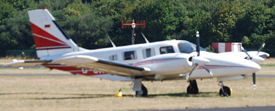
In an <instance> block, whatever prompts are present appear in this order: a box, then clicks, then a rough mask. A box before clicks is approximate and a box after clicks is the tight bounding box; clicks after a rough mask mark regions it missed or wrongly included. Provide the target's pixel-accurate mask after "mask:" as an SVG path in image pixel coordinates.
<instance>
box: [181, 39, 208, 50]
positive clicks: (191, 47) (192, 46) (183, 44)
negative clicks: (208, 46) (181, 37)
mask: <svg viewBox="0 0 275 111" xmlns="http://www.w3.org/2000/svg"><path fill="white" fill-rule="evenodd" d="M178 47H179V51H180V52H181V53H192V52H196V44H193V43H191V42H187V41H186V42H180V43H178ZM200 51H206V50H205V49H204V48H202V47H200Z"/></svg>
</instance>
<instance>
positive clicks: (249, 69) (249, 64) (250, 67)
mask: <svg viewBox="0 0 275 111" xmlns="http://www.w3.org/2000/svg"><path fill="white" fill-rule="evenodd" d="M240 62H241V61H240ZM240 65H241V66H242V67H244V69H245V72H246V73H254V72H257V71H259V70H261V66H260V65H259V64H257V63H255V62H253V61H250V60H245V61H243V62H242V63H240Z"/></svg>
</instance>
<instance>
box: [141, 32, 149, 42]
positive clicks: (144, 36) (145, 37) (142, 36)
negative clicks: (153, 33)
mask: <svg viewBox="0 0 275 111" xmlns="http://www.w3.org/2000/svg"><path fill="white" fill-rule="evenodd" d="M141 35H142V37H143V38H144V40H145V41H146V43H147V44H149V41H148V40H147V39H146V37H145V35H144V34H143V33H141Z"/></svg>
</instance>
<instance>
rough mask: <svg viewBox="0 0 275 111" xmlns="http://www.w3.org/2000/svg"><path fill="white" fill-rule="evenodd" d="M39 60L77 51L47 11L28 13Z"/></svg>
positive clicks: (77, 48) (75, 46) (76, 47)
mask: <svg viewBox="0 0 275 111" xmlns="http://www.w3.org/2000/svg"><path fill="white" fill-rule="evenodd" d="M28 14H29V19H30V22H31V27H32V33H33V38H34V42H35V45H36V53H37V56H38V57H39V58H43V57H48V56H52V55H60V54H65V53H69V52H74V51H79V50H80V49H79V47H78V46H77V45H76V44H75V43H74V42H73V41H72V40H71V39H70V38H69V37H68V36H67V34H66V33H65V32H64V31H63V30H62V29H61V27H60V26H59V25H58V24H57V23H56V22H55V19H54V17H53V16H52V15H51V13H50V12H49V11H48V10H47V9H39V10H31V11H28Z"/></svg>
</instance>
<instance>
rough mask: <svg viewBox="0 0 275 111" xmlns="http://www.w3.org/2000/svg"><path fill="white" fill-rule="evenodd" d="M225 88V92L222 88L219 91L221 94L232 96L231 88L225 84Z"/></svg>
mask: <svg viewBox="0 0 275 111" xmlns="http://www.w3.org/2000/svg"><path fill="white" fill-rule="evenodd" d="M223 90H224V92H223V91H222V88H221V89H220V91H219V94H220V96H231V90H230V88H229V87H227V86H223Z"/></svg>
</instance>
